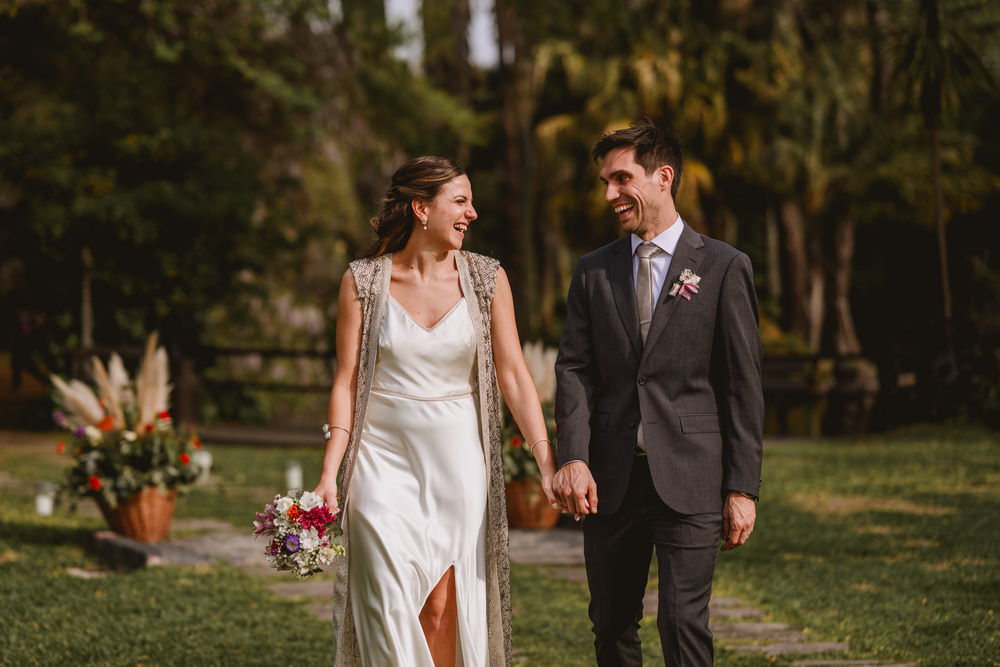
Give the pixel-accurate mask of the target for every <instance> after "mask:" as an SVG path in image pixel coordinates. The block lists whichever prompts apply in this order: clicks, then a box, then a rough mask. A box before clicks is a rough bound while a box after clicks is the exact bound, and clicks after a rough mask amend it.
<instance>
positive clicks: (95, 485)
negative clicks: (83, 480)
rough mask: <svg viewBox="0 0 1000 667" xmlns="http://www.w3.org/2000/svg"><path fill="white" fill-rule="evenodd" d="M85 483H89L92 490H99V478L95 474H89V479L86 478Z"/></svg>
mask: <svg viewBox="0 0 1000 667" xmlns="http://www.w3.org/2000/svg"><path fill="white" fill-rule="evenodd" d="M87 484H89V485H90V488H91V489H93V490H94V491H100V490H101V478H100V477H98V476H97V475H91V476H90V479H88V480H87Z"/></svg>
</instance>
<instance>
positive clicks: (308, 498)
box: [299, 491, 323, 512]
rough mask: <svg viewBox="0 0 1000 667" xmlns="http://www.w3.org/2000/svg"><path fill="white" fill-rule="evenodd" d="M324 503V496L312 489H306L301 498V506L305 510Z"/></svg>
mask: <svg viewBox="0 0 1000 667" xmlns="http://www.w3.org/2000/svg"><path fill="white" fill-rule="evenodd" d="M322 504H323V498H321V497H320V495H319V494H317V493H313V492H312V491H306V492H305V493H303V494H302V497H301V498H299V507H301V508H302V511H303V512H308V511H309V510H311V509H312V508H314V507H319V506H320V505H322Z"/></svg>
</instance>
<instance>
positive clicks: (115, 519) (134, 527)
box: [97, 486, 177, 542]
mask: <svg viewBox="0 0 1000 667" xmlns="http://www.w3.org/2000/svg"><path fill="white" fill-rule="evenodd" d="M176 503H177V490H176V489H170V491H168V492H167V494H166V495H164V494H162V493H160V490H159V489H157V488H156V487H155V486H147V487H146V488H145V489H143V490H142V491H140V492H139V493H136V494H135V495H133V496H132V497H131V498H129V499H128V500H124V501H120V502H119V503H118V507H111V506H109V505H108V504H107V503H106V502H105V501H104V499H103V498H98V499H97V505H98V506H99V507H100V508H101V514H103V515H104V518H105V519H106V520H107V522H108V525H109V526H111V530H113V531H115V532H116V533H120V534H122V535H124V536H125V537H131V538H132V539H134V540H139V541H140V542H160V541H161V540H163V539H165V538H166V537H167V533H169V532H170V520H171V519H172V518H173V516H174V505H175V504H176Z"/></svg>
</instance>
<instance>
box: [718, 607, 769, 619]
mask: <svg viewBox="0 0 1000 667" xmlns="http://www.w3.org/2000/svg"><path fill="white" fill-rule="evenodd" d="M710 613H711V615H712V616H714V617H715V618H763V617H764V615H765V614H764V612H762V611H761V610H760V609H754V608H753V607H711V612H710Z"/></svg>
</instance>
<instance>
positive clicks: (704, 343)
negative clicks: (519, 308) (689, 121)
mask: <svg viewBox="0 0 1000 667" xmlns="http://www.w3.org/2000/svg"><path fill="white" fill-rule="evenodd" d="M594 158H595V159H597V160H602V161H603V163H602V166H601V181H602V182H603V183H604V185H605V195H604V198H605V200H606V201H607V202H608V204H609V205H610V206H611V208H612V210H613V211H614V212H615V214H616V215H617V216H618V220H619V222H620V224H621V226H622V229H623V230H624V231H626V232H628V235H627V236H625V237H624V238H620V239H618V240H617V241H614V242H613V243H610V244H609V245H606V246H604V247H603V248H600V249H598V250H595V251H594V252H592V253H590V254H588V255H586V256H584V257H582V258H581V259H580V261H579V263H578V264H577V267H576V271H575V273H574V276H573V282H572V284H571V285H570V288H569V296H568V302H567V314H566V331H565V334H564V335H563V339H562V342H561V344H560V347H559V357H558V359H557V361H556V377H557V382H558V384H557V389H556V422H557V424H558V431H559V464H560V468H559V471H558V472H557V474H556V476H555V480H554V483H553V486H554V487H555V489H554V490H555V492H556V495H557V496H558V498H559V501H560V502H561V503H562V505H563V509H564V510H566V511H568V512H572V513H574V514H577V515H581V516H584V517H585V521H584V522H583V535H584V555H585V558H586V564H587V580H588V584H589V586H590V595H591V602H590V618H591V621H593V624H594V625H593V631H594V634H595V635H596V637H595V640H594V646H595V648H596V650H597V662H598V664H599V665H602V666H603V665H641V664H642V649H641V646H640V642H639V635H638V632H637V630H638V627H639V619H640V618H641V616H642V599H643V593H644V591H645V587H646V580H647V576H648V573H649V563H650V558H651V555H652V551H653V549H654V548H655V549H656V559H657V563H658V566H659V609H658V613H657V626H658V628H659V631H660V638H661V640H662V644H663V655H664V659H665V660H666V664H668V665H672V666H677V665H710V664H712V655H713V654H712V633H711V632H710V631H709V629H708V601H709V597H710V594H711V587H712V573H713V570H714V568H715V557H716V553H717V551H718V549H719V543H720V541H723V540H724V543H723V544H722V550H723V551H725V550H728V549H733V548H735V547H737V546H739V545H741V544H743V543H744V542H745V541H746V540H747V538H748V537H749V536H750V533H751V532H752V531H753V526H754V519H755V517H756V506H755V501H756V499H757V493H758V490H759V487H760V465H761V446H762V442H761V440H762V435H761V430H762V421H763V413H764V401H763V395H762V391H761V382H760V357H761V347H760V337H759V333H758V328H757V299H756V295H755V292H754V286H753V274H752V271H751V268H750V261H749V259H748V258H747V256H746V255H744V254H743V253H741V252H739V251H737V250H735V249H734V248H732V247H731V246H728V245H726V244H725V243H722V242H719V241H715V240H713V239H710V238H707V237H704V236H701V235H700V234H698V233H696V232H694V231H693V230H692V229H691V228H690V227H688V226H687V225H686V224H684V221H683V220H681V218H680V216H679V215H678V214H677V210H676V208H675V207H674V197H675V196H676V194H677V188H678V186H679V185H680V178H681V167H682V158H681V147H680V140H679V138H678V137H677V135H675V134H674V133H673V132H670V131H669V130H666V129H664V128H661V127H658V126H656V125H654V124H653V123H651V122H649V121H641V122H638V123H634V124H633V125H632V126H631V127H630V128H629V129H627V130H618V131H617V132H612V133H610V134H606V135H604V136H603V137H601V139H600V140H599V141H598V142H597V145H596V146H595V147H594ZM598 499H599V500H600V503H599V504H598Z"/></svg>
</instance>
